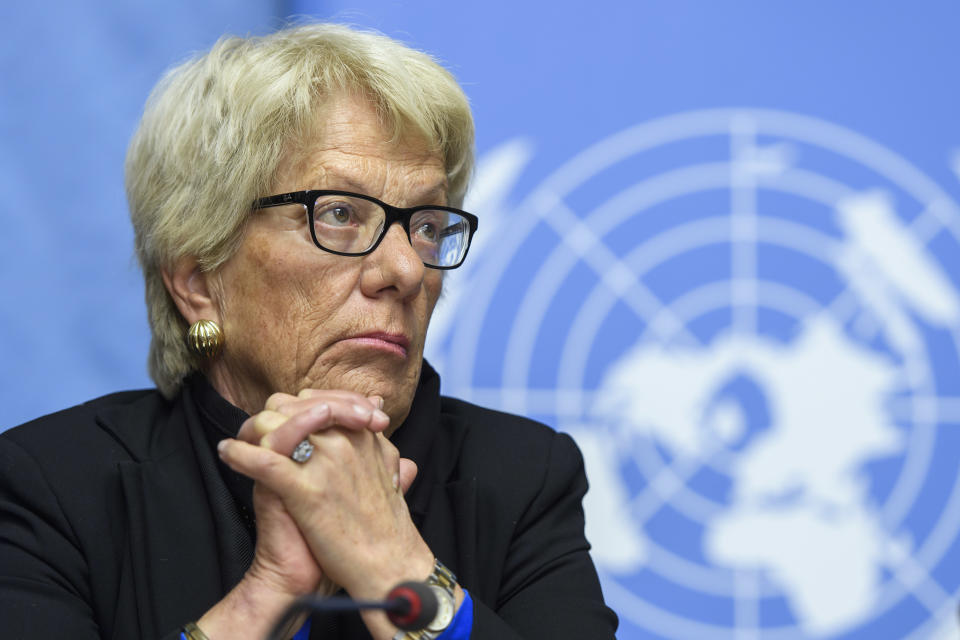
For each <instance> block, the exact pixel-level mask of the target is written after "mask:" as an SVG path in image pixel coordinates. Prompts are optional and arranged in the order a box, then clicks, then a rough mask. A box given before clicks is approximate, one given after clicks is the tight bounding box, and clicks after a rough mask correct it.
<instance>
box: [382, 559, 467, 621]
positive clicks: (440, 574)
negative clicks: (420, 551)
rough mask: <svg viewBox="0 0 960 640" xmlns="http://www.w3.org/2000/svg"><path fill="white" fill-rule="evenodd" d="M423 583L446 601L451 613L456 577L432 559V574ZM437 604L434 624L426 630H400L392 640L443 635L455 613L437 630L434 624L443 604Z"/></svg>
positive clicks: (441, 612) (454, 600)
mask: <svg viewBox="0 0 960 640" xmlns="http://www.w3.org/2000/svg"><path fill="white" fill-rule="evenodd" d="M424 582H426V583H427V584H428V585H429V586H431V587H433V588H434V591H435V592H436V593H437V598H438V599H446V600H447V601H448V606H449V607H450V610H451V611H453V607H455V606H456V598H455V596H454V592H455V590H456V588H457V576H455V575H453V572H452V571H450V569H447V568H446V567H445V566H443V563H441V562H440V561H439V560H437V559H436V558H434V561H433V573H431V574H430V575H429V576H428V577H427V579H426V580H424ZM438 604H439V605H440V606H439V607H437V617H436V618H434V622H431V623H430V624H428V625H427V628H426V629H420V630H419V631H404V630H403V629H401V630H400V631H398V632H397V634H396V635H395V636H393V640H434V638H436V637H437V636H439V635H440V634H441V633H443V632H444V631H445V630H446V628H447V627H448V626H449V625H450V623H451V622H452V621H453V617H454V615H456V612H455V611H453V613H452V614H451V615H450V617H449V619H447V620H446V622H445V623H444V624H443V627H442V628H438V627H437V626H436V625H435V623H436V622H438V618H440V617H441V616H442V615H443V609H444V603H443V602H440V603H438Z"/></svg>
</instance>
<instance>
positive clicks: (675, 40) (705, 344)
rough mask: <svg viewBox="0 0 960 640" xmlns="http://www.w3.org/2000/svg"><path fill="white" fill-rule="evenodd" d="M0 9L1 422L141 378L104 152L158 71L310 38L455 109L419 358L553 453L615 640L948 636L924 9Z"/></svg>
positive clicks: (939, 148)
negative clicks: (326, 38)
mask: <svg viewBox="0 0 960 640" xmlns="http://www.w3.org/2000/svg"><path fill="white" fill-rule="evenodd" d="M2 11H3V12H5V13H7V14H8V15H6V16H4V18H5V19H4V22H3V24H4V25H6V32H7V33H6V38H5V39H4V41H3V44H2V45H0V47H2V49H0V51H2V57H0V59H2V64H3V70H2V73H3V78H4V89H3V94H2V95H3V98H2V101H0V131H2V140H3V142H2V147H0V193H2V194H3V198H2V202H3V204H2V205H0V207H2V208H0V211H2V216H3V221H4V223H5V229H4V232H3V233H0V268H2V273H3V274H4V284H3V289H2V291H3V297H4V304H3V306H2V311H0V336H2V337H0V353H2V354H3V356H4V366H3V368H2V369H0V376H2V379H0V383H2V384H0V389H2V391H0V394H2V397H0V425H2V426H0V428H3V427H6V426H11V425H14V424H17V423H19V422H22V421H24V420H27V419H29V418H31V417H34V416H36V415H39V414H42V413H45V412H49V411H52V410H55V409H58V408H62V407H64V406H67V405H69V404H73V403H76V402H80V401H82V400H84V399H87V398H89V397H92V396H94V395H97V394H101V393H105V392H108V391H112V390H116V389H122V388H130V387H137V386H144V385H147V384H149V380H148V378H147V377H146V375H145V364H144V363H145V354H146V345H147V341H148V331H147V327H146V321H145V314H144V311H143V304H142V286H141V284H140V279H139V273H138V271H137V268H136V265H135V263H134V260H133V258H132V250H131V232H130V230H129V223H128V222H127V218H126V211H125V205H124V199H123V191H122V159H123V153H124V149H125V145H126V142H127V140H128V138H129V136H130V134H131V132H132V130H133V127H134V126H135V123H136V119H137V117H138V114H139V110H140V108H141V106H142V104H143V101H144V99H145V98H146V95H147V92H148V91H149V88H150V87H151V86H152V84H153V83H154V82H155V81H156V79H157V78H158V77H159V74H160V72H161V71H162V69H163V68H165V67H167V66H169V65H170V64H172V63H174V62H176V61H178V60H180V59H182V58H183V57H185V56H186V55H187V54H188V53H189V52H190V51H192V50H195V49H200V48H204V47H206V46H209V45H210V44H212V42H213V41H214V40H215V39H216V37H217V36H218V35H220V34H221V33H223V32H228V31H229V32H240V33H246V32H263V31H265V30H268V29H270V28H271V27H273V26H276V25H277V24H279V23H280V22H282V20H283V18H285V17H287V16H290V15H295V14H300V15H312V16H316V17H320V18H325V19H331V18H332V19H335V20H338V21H344V22H350V23H354V24H358V25H361V26H366V27H372V28H375V29H379V30H381V31H384V32H386V33H388V34H389V35H393V36H395V37H398V38H400V39H402V40H404V41H406V42H408V43H410V44H412V45H414V46H416V47H419V48H423V49H425V50H427V51H430V52H431V53H434V54H435V55H437V56H438V57H439V58H440V59H441V60H442V61H444V63H445V64H446V65H447V66H448V67H449V68H450V69H451V70H452V71H453V72H454V73H455V74H456V75H457V77H458V78H459V80H460V81H461V83H462V84H463V86H464V87H465V89H466V91H467V93H468V95H469V96H470V99H471V102H472V104H473V107H474V112H475V115H476V120H477V132H478V135H477V148H478V153H479V161H480V162H479V167H478V172H477V178H476V181H475V186H474V189H473V190H472V191H471V193H470V195H469V199H468V207H469V208H472V209H473V210H475V211H476V213H477V214H478V215H480V217H481V226H480V235H479V237H478V238H477V241H476V244H475V246H474V249H472V250H471V256H470V260H469V261H468V264H467V265H466V266H465V268H464V269H462V270H460V271H458V272H457V273H455V274H454V275H453V276H452V277H451V278H450V279H449V281H448V283H447V294H446V296H445V299H444V300H443V301H442V302H441V305H440V306H439V308H438V311H437V314H436V316H435V318H434V323H433V325H432V327H431V335H430V338H429V341H428V342H429V345H428V357H429V358H430V359H431V360H432V361H433V362H434V364H435V365H437V366H438V369H439V370H440V372H441V375H442V376H443V380H444V389H445V392H446V393H449V394H452V395H459V396H461V397H465V398H467V399H472V400H474V401H477V402H480V403H483V404H487V405H489V406H496V407H501V408H504V409H506V410H510V411H516V412H521V413H525V414H527V415H531V416H534V417H537V418H539V419H541V420H544V421H546V422H548V423H550V424H552V425H554V426H556V427H557V428H559V429H561V430H564V431H569V432H571V433H572V434H574V436H575V437H576V438H577V440H578V442H579V443H580V445H581V448H582V449H583V451H584V455H585V458H586V460H587V465H588V473H589V475H590V478H591V483H592V489H591V492H590V494H589V495H588V499H587V517H588V536H589V537H590V539H591V541H592V542H593V543H594V558H595V560H596V561H597V564H598V568H599V569H600V571H601V577H602V580H603V584H604V589H605V593H606V595H607V598H608V601H609V602H610V604H611V605H612V606H613V607H614V608H615V609H616V610H617V611H618V613H619V614H620V616H621V620H622V627H621V632H620V634H619V637H621V638H734V639H737V640H746V639H751V638H760V637H763V638H785V639H786V638H858V639H859V638H864V639H866V638H870V639H876V638H906V637H909V638H930V637H934V638H960V632H958V630H957V625H956V604H957V598H958V594H960V543H958V532H960V478H958V465H957V464H956V460H957V459H958V453H960V356H958V346H957V345H958V334H957V329H958V326H960V322H958V320H960V290H958V287H960V205H958V200H960V188H958V183H957V180H958V174H960V118H958V117H957V114H960V91H958V90H957V88H956V83H955V82H954V81H953V77H954V73H953V67H954V62H955V61H956V60H957V59H958V54H960V44H958V40H957V38H956V35H955V34H956V29H955V26H954V25H956V24H957V20H958V18H960V7H958V6H957V5H955V4H954V3H948V2H938V3H936V2H918V3H912V4H910V5H909V8H907V6H906V5H903V4H901V3H877V2H865V1H851V2H845V3H827V2H803V3H801V2H779V3H770V2H762V1H759V0H749V1H747V0H745V1H742V2H736V3H733V2H725V3H718V2H706V1H702V2H693V1H684V0H680V1H673V2H633V3H624V2H608V1H601V2H594V3H591V4H590V5H589V6H584V5H583V4H582V3H569V4H564V3H562V2H561V3H557V2H552V3H518V2H504V1H501V0H488V2H484V3H474V4H468V3H449V2H445V3H444V2H417V3H414V2H403V1H399V0H394V1H386V0H379V1H373V0H371V1H369V2H358V1H353V2H346V1H345V2H289V3H268V2H261V3H253V2H251V3H245V4H244V5H243V7H242V9H238V8H237V7H236V6H233V3H226V2H222V3H216V2H206V3H186V2H166V3H162V4H160V3H157V5H156V6H155V7H139V8H131V7H127V6H125V5H123V4H121V3H116V6H114V4H113V3H100V4H99V5H96V4H94V5H91V4H89V3H88V4H87V5H86V7H84V9H83V10H82V11H81V10H80V9H78V8H76V7H75V6H74V5H73V4H72V3H65V2H61V3H53V4H52V5H51V4H50V3H47V4H44V5H43V6H42V7H41V6H39V5H37V6H29V7H18V8H16V9H11V8H6V9H3V10H2ZM465 294H468V295H465Z"/></svg>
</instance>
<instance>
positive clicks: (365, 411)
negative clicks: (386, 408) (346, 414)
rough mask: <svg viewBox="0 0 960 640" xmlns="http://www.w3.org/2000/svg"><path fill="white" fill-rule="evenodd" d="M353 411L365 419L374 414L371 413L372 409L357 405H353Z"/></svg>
mask: <svg viewBox="0 0 960 640" xmlns="http://www.w3.org/2000/svg"><path fill="white" fill-rule="evenodd" d="M353 410H354V411H356V412H357V414H358V415H361V416H363V417H364V418H367V417H369V416H370V414H371V413H372V412H371V411H370V407H365V406H363V405H360V404H355V405H353ZM378 411H379V409H378Z"/></svg>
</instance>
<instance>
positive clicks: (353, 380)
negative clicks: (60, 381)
mask: <svg viewBox="0 0 960 640" xmlns="http://www.w3.org/2000/svg"><path fill="white" fill-rule="evenodd" d="M446 186H447V185H446V176H445V172H444V167H443V163H442V160H441V158H440V157H439V156H438V155H437V154H436V153H434V152H432V151H431V150H429V149H427V148H425V146H424V145H423V144H421V143H419V142H418V141H417V140H404V141H401V142H400V143H394V142H390V141H389V134H388V132H386V131H385V130H384V128H383V127H382V126H381V124H380V123H379V121H378V120H377V116H376V113H375V111H374V110H373V109H372V108H371V105H370V104H369V102H367V101H365V100H363V99H361V98H358V97H354V96H341V97H340V98H339V99H336V100H333V101H332V102H331V103H330V104H328V105H327V107H326V108H325V109H323V112H322V117H321V120H320V122H319V123H318V124H317V127H316V130H315V135H314V136H312V137H311V139H310V140H309V141H307V142H306V143H304V144H301V145H294V146H293V147H292V148H291V152H290V155H289V157H287V158H285V159H284V161H283V162H282V163H281V166H280V169H279V171H278V174H277V177H276V180H275V185H274V188H273V189H272V193H284V192H289V191H298V190H304V189H342V190H348V191H354V192H359V193H365V194H368V195H372V196H374V197H377V198H379V199H381V200H383V201H385V202H388V203H391V204H394V205H398V206H404V207H409V206H414V205H419V204H445V203H446ZM165 282H166V284H167V287H168V289H169V290H170V291H171V293H172V295H173V297H174V299H175V301H176V302H177V304H178V307H179V308H180V310H181V313H183V315H184V317H185V318H186V320H187V321H188V322H195V321H196V320H199V319H201V318H206V319H212V320H215V321H216V322H218V324H220V326H221V327H222V328H223V332H224V335H225V339H226V345H225V348H224V350H223V352H222V353H221V355H220V356H218V357H217V358H216V359H215V360H214V361H213V362H211V363H210V365H209V366H208V369H207V371H206V373H207V375H208V377H209V379H210V380H211V383H212V384H213V385H214V387H215V388H216V389H217V390H218V391H219V392H220V394H221V395H223V396H224V397H225V398H226V399H227V400H229V401H230V402H232V403H233V404H235V405H237V406H239V407H241V408H242V409H244V410H245V411H247V412H248V413H250V414H251V418H250V419H249V420H248V421H247V422H246V423H245V424H244V425H243V427H242V428H241V431H240V433H239V434H238V437H237V438H236V439H228V440H225V441H224V442H223V443H221V446H220V455H221V458H222V459H223V460H224V461H225V462H226V463H227V464H228V465H229V466H231V467H232V468H233V469H235V470H237V471H239V472H241V473H244V474H245V475H248V476H250V477H251V478H253V479H254V480H255V493H254V500H255V504H254V506H255V510H256V516H257V549H256V553H255V557H254V561H253V565H252V566H251V568H250V570H249V571H248V573H247V575H246V576H245V578H244V579H243V580H242V581H241V583H240V584H238V585H237V587H236V588H235V589H234V590H233V591H231V593H230V594H228V595H227V596H226V597H225V598H224V600H222V601H221V602H220V603H218V604H217V605H215V606H214V607H213V608H212V609H211V610H210V611H208V612H207V614H205V615H204V616H203V617H202V618H201V619H200V621H199V624H200V628H201V629H203V630H204V631H205V632H206V633H207V635H209V636H210V637H212V638H215V637H221V636H222V637H236V638H258V639H259V638H262V637H263V636H264V634H265V633H266V631H267V630H268V629H269V625H270V624H272V621H273V620H274V619H275V618H276V617H277V616H278V615H279V614H280V613H281V612H282V611H283V609H284V608H285V607H286V606H287V605H288V604H289V603H290V602H291V601H292V599H294V598H295V597H297V596H299V595H302V594H304V593H309V592H320V593H329V592H331V591H332V590H334V589H335V588H336V586H337V585H339V586H342V587H343V588H345V589H346V590H347V591H348V592H349V593H350V594H351V595H352V596H354V597H357V598H382V597H383V596H384V595H385V594H386V592H387V591H388V590H389V589H390V588H391V587H392V586H393V585H395V584H396V583H398V582H400V581H403V580H407V579H421V580H422V579H424V578H425V577H426V576H427V575H429V573H430V572H431V570H432V566H433V554H432V552H431V551H430V549H429V548H428V547H427V545H426V543H425V542H424V541H423V539H422V538H421V537H420V535H419V532H417V530H416V527H415V526H414V525H413V523H412V521H411V519H410V514H409V512H408V510H407V505H406V502H405V500H404V499H403V491H405V489H406V488H407V487H409V485H410V483H411V482H412V481H413V478H414V476H415V474H416V466H415V465H414V464H413V463H412V462H411V461H409V460H401V459H400V458H399V455H398V453H397V451H396V448H395V447H393V445H392V444H391V443H390V442H389V441H388V440H387V439H386V438H385V435H384V434H385V433H386V434H389V433H390V432H391V431H392V430H393V429H395V428H396V427H397V425H399V424H400V423H401V422H402V421H403V420H404V418H405V417H406V416H407V414H408V413H409V410H410V405H411V403H412V401H413V395H414V392H415V390H416V386H417V382H418V380H419V376H420V368H421V363H422V358H423V346H424V340H425V338H426V331H427V325H428V323H429V320H430V315H431V314H432V312H433V308H434V305H435V304H436V301H437V298H438V296H439V294H440V289H441V284H442V275H441V272H440V271H437V270H433V269H427V268H426V267H424V266H423V263H422V261H421V260H420V258H419V257H418V256H417V254H416V253H415V252H414V251H413V249H412V247H411V246H410V242H409V240H408V239H407V237H406V234H405V232H404V231H403V229H402V227H401V226H400V225H394V226H392V227H391V228H390V229H389V230H388V231H387V234H386V236H385V238H384V239H383V242H382V243H381V244H380V246H379V247H378V248H377V250H376V251H374V252H373V253H371V254H369V255H367V256H363V257H343V256H336V255H333V254H329V253H326V252H324V251H322V250H320V249H318V248H317V247H316V246H315V245H314V244H313V241H312V239H311V237H310V234H309V230H308V229H307V216H306V215H305V212H304V210H303V208H302V207H300V206H298V205H289V206H283V207H273V208H268V209H263V210H260V211H258V212H256V213H254V214H253V215H252V218H251V220H250V222H249V225H248V228H247V230H246V234H245V236H244V239H243V243H242V245H241V246H240V248H239V250H238V251H237V253H236V254H235V255H234V256H233V257H232V258H231V259H230V260H229V261H228V262H227V263H225V264H224V266H223V267H222V268H221V269H220V270H218V271H217V272H215V273H203V272H201V271H200V270H199V269H198V268H197V266H196V263H195V262H192V261H190V260H189V259H187V260H184V261H182V263H181V264H179V265H178V266H177V268H176V269H175V270H174V271H172V272H170V273H168V274H165ZM384 336H386V337H384ZM305 437H309V438H310V440H311V442H312V443H313V444H314V445H315V447H316V448H315V451H314V454H313V456H312V457H311V458H310V460H309V461H308V462H306V463H304V464H299V463H296V462H294V461H292V460H291V459H290V458H289V454H290V452H291V451H292V450H293V448H294V447H295V446H296V444H297V443H298V442H300V441H301V440H302V439H304V438H305ZM462 598H463V593H462V591H461V590H460V589H459V588H458V589H457V604H458V606H459V603H460V601H462ZM364 621H365V622H366V624H367V626H368V628H369V629H370V631H371V633H372V634H373V636H374V637H375V638H384V639H388V638H391V637H392V635H393V633H394V632H395V629H394V628H393V627H392V625H390V624H389V622H388V621H387V619H386V617H385V616H384V615H383V614H381V613H365V614H364ZM299 622H300V621H297V623H299Z"/></svg>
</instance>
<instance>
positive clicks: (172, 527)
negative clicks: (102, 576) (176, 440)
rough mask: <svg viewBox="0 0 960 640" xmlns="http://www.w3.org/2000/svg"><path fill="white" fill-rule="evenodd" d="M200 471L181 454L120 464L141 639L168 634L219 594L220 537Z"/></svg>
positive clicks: (131, 579) (128, 562)
mask: <svg viewBox="0 0 960 640" xmlns="http://www.w3.org/2000/svg"><path fill="white" fill-rule="evenodd" d="M196 473H197V471H196V463H195V462H194V461H193V460H192V459H191V456H188V455H182V454H175V455H173V456H170V457H168V458H164V459H162V460H158V461H155V462H154V461H148V462H139V463H138V462H129V463H124V464H122V465H120V476H121V483H122V487H123V497H124V503H125V505H126V514H125V516H126V518H127V525H128V531H129V532H130V535H129V539H128V540H129V543H128V544H129V546H128V549H127V554H128V557H127V558H126V560H125V562H124V569H125V571H126V570H129V572H130V575H129V582H130V583H132V586H133V593H134V596H133V597H134V599H135V605H136V611H137V612H138V618H139V625H140V633H141V637H156V636H158V635H159V634H162V633H168V632H170V631H172V630H173V629H176V628H177V627H179V626H180V625H182V624H183V623H184V622H185V621H187V620H192V619H196V618H197V617H199V616H200V615H201V614H203V612H204V611H205V610H206V609H207V608H209V607H210V606H211V605H212V604H213V603H214V602H216V601H217V600H218V599H219V598H220V597H221V594H222V586H221V577H220V570H219V566H218V565H219V563H218V555H217V544H216V539H217V538H216V534H215V531H214V525H213V521H212V520H211V518H210V516H209V506H208V505H207V504H206V498H205V496H204V495H203V490H202V488H201V485H200V484H199V478H197V477H195V476H196ZM123 581H124V582H126V581H128V576H124V578H123Z"/></svg>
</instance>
